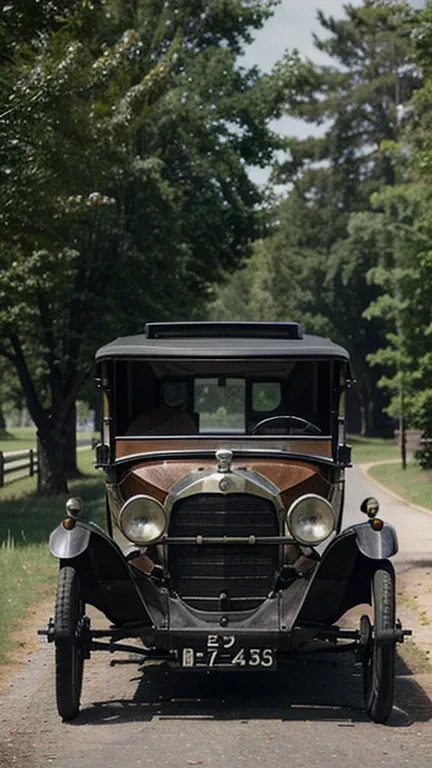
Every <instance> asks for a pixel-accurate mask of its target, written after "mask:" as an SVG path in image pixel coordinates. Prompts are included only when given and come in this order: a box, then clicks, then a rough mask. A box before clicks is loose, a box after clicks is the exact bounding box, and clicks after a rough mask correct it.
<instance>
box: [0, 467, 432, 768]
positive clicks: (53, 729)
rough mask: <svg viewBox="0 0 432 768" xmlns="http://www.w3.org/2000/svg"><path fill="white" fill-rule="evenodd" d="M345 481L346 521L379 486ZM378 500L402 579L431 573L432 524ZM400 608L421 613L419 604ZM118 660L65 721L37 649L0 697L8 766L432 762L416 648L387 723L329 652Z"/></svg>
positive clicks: (343, 661) (95, 675)
mask: <svg viewBox="0 0 432 768" xmlns="http://www.w3.org/2000/svg"><path fill="white" fill-rule="evenodd" d="M349 483H350V485H349V493H348V504H347V506H348V512H347V520H346V522H347V523H349V522H352V520H353V519H355V517H356V515H357V512H356V508H357V506H358V500H359V499H361V498H363V497H364V496H365V495H369V494H370V493H371V490H372V487H371V486H370V485H369V484H368V482H367V481H366V480H365V479H364V478H363V477H362V476H361V474H360V473H359V472H358V471H357V470H353V471H352V474H351V477H350V481H349ZM375 495H377V496H379V498H380V501H381V503H382V514H383V517H385V519H387V520H389V521H390V522H393V523H394V524H396V527H397V529H398V533H399V537H400V541H401V551H400V555H399V559H398V562H399V568H400V569H401V571H406V572H408V569H410V568H411V567H412V566H413V565H415V566H416V569H417V573H423V569H426V568H431V567H432V517H427V516H426V515H423V517H417V514H418V515H421V514H422V513H416V514H415V515H414V516H412V517H408V514H407V508H406V509H403V506H401V505H400V504H398V503H395V502H394V500H392V499H390V497H386V495H385V494H383V493H382V492H379V493H377V492H376V490H375ZM415 526H416V527H417V535H414V533H413V527H415ZM401 609H402V611H403V612H406V613H408V614H409V613H410V612H411V613H412V614H414V613H415V610H416V606H415V604H411V605H402V606H401ZM399 612H400V613H401V611H399ZM112 661H113V658H112V657H109V656H106V655H105V654H99V655H98V654H94V655H93V658H92V659H91V661H90V662H89V663H88V664H87V668H86V671H85V683H84V691H83V698H82V711H81V714H80V716H79V718H78V719H77V720H76V721H74V722H73V723H70V724H64V723H62V722H60V720H59V718H58V716H57V714H56V711H55V701H54V685H53V648H52V646H48V645H41V648H40V650H38V651H37V652H36V653H34V654H33V655H32V656H31V657H30V658H29V661H28V662H27V665H26V667H25V669H23V670H22V671H21V672H20V673H19V674H18V675H17V676H16V677H15V678H14V680H13V681H12V686H11V687H9V689H8V690H7V692H6V693H5V695H3V697H2V699H1V701H0V704H1V709H0V712H1V714H0V755H1V757H0V766H1V768H6V767H7V768H11V767H12V766H17V768H42V766H43V767H44V768H46V766H47V765H53V766H56V768H78V766H79V768H111V766H127V768H131V767H132V766H133V767H135V766H145V767H146V768H153V766H154V767H155V768H181V767H182V766H191V765H202V766H208V767H209V768H231V767H232V768H235V767H236V766H239V768H240V767H241V766H248V768H249V767H253V768H255V766H256V767H257V768H258V766H259V768H270V766H271V768H274V766H275V765H285V764H286V765H289V766H290V768H300V766H301V768H304V766H305V765H306V766H308V768H314V766H320V768H328V767H330V766H332V768H334V766H342V765H345V764H347V763H349V764H359V763H361V764H364V765H370V766H373V768H377V767H378V766H384V767H385V768H394V767H395V766H405V765H409V766H413V768H414V766H415V768H430V766H431V764H432V728H431V720H432V703H431V697H432V666H431V665H428V663H427V661H426V660H425V657H424V655H423V654H422V653H420V652H417V651H416V650H415V648H411V649H410V650H409V651H408V653H407V654H405V653H404V655H403V657H402V656H399V659H398V669H397V685H396V706H395V708H394V711H393V714H392V717H391V720H390V723H389V725H387V726H377V725H374V724H372V723H370V722H369V721H368V720H367V718H366V717H365V715H364V714H363V711H362V693H361V676H360V672H361V670H360V668H359V667H356V666H355V665H354V664H353V662H352V659H351V658H342V657H340V656H339V657H337V658H332V657H328V656H327V657H325V658H324V657H323V658H321V659H319V658H317V659H316V660H315V661H313V662H312V661H310V662H308V664H307V665H306V664H303V663H299V662H296V663H295V664H290V665H288V666H287V667H286V668H285V669H282V670H280V671H278V673H271V674H262V673H255V674H251V673H244V674H240V675H239V674H237V675H232V676H231V675H228V674H224V675H220V674H218V675H214V674H211V675H209V674H206V673H202V672H196V673H192V674H187V673H181V672H173V671H171V670H169V669H167V668H166V667H165V666H163V665H154V666H150V667H148V668H147V669H146V670H144V671H143V669H142V667H141V666H140V660H139V659H134V658H132V657H130V658H125V659H123V660H121V659H120V657H118V663H115V664H114V665H113V666H112V665H111V664H112Z"/></svg>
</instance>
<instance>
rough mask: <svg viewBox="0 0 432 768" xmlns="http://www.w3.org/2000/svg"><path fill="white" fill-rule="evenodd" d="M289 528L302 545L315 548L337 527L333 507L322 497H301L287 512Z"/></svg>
mask: <svg viewBox="0 0 432 768" xmlns="http://www.w3.org/2000/svg"><path fill="white" fill-rule="evenodd" d="M287 523H288V527H289V529H290V531H291V533H292V535H293V536H294V538H295V539H297V541H299V542H300V544H306V545H308V546H314V544H320V543H321V542H322V541H324V540H325V539H327V538H328V536H330V534H331V532H332V531H333V528H334V525H335V513H334V510H333V507H332V505H331V504H330V503H329V502H328V501H327V500H326V499H323V498H322V496H316V495H315V494H314V493H308V494H306V495H305V496H300V498H299V499H296V500H295V501H294V502H293V503H292V504H291V506H290V508H289V510H288V512H287Z"/></svg>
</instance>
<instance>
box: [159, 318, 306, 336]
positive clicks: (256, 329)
mask: <svg viewBox="0 0 432 768" xmlns="http://www.w3.org/2000/svg"><path fill="white" fill-rule="evenodd" d="M145 334H146V336H147V338H148V339H197V338H203V337H205V338H209V339H214V338H220V337H223V338H233V339H250V338H253V339H301V338H303V332H302V329H301V326H300V325H299V324H298V323H262V322H259V323H251V322H248V323H243V322H224V321H221V322H216V323H215V322H202V323H190V322H189V323H147V325H146V326H145Z"/></svg>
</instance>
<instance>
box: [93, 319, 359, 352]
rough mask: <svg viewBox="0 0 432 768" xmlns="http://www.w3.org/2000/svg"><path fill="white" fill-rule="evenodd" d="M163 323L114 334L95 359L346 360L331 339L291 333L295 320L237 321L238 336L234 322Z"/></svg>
mask: <svg viewBox="0 0 432 768" xmlns="http://www.w3.org/2000/svg"><path fill="white" fill-rule="evenodd" d="M164 325H165V324H162V323H161V324H151V325H150V326H147V333H146V334H137V335H135V336H125V337H122V338H118V339H115V341H112V342H110V343H109V344H106V345H105V346H103V347H101V348H100V349H99V350H98V351H97V353H96V360H103V359H107V358H118V357H121V358H134V357H144V358H148V359H150V358H189V359H190V358H192V359H193V358H199V359H207V360H208V359H212V358H218V359H231V360H232V359H234V358H245V359H248V358H249V359H256V358H273V359H274V358H286V357H290V358H297V357H298V358H308V357H309V358H317V357H319V358H336V359H339V360H349V354H348V352H347V351H346V349H344V348H343V347H340V346H339V345H338V344H334V343H333V342H332V341H330V339H325V338H322V337H321V336H310V335H305V336H300V338H299V336H297V338H292V337H290V334H292V333H293V332H294V329H293V330H289V327H290V326H293V327H294V328H296V327H297V328H298V327H299V326H297V324H296V323H239V324H238V326H237V334H238V335H232V334H234V333H235V332H236V328H235V324H234V323H225V324H224V323H210V324H208V325H207V324H205V323H187V324H185V323H178V324H175V323H169V324H166V325H165V328H163V326H164ZM149 328H150V331H149V330H148V329H149ZM176 331H177V332H178V335H177V333H176ZM210 331H211V332H212V335H211V336H210V335H209V332H210ZM284 333H286V334H287V335H284ZM147 334H149V335H147ZM183 334H185V335H183ZM160 336H162V337H163V338H161V337H160Z"/></svg>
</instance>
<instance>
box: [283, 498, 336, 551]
mask: <svg viewBox="0 0 432 768" xmlns="http://www.w3.org/2000/svg"><path fill="white" fill-rule="evenodd" d="M308 499H318V501H322V502H323V503H324V504H325V505H326V506H327V507H329V508H330V510H331V512H332V515H333V526H332V529H331V531H330V533H329V534H328V536H326V537H325V538H324V539H321V541H316V542H314V543H313V544H311V543H310V542H309V543H308V542H306V541H302V539H299V538H298V537H296V536H295V534H294V533H293V531H292V529H291V515H292V513H293V512H294V511H295V510H296V509H297V507H298V506H299V505H300V504H301V503H302V502H303V501H306V500H308ZM286 525H287V528H288V531H289V532H290V533H291V535H292V536H293V538H294V539H295V541H297V542H299V544H302V545H303V546H306V547H315V546H318V545H319V544H322V543H323V542H324V541H326V540H327V539H328V538H330V536H331V535H332V533H333V532H334V530H335V528H336V525H337V515H336V512H335V510H334V508H333V506H332V504H330V502H329V501H328V499H326V498H324V496H320V495H319V494H318V493H305V494H303V496H299V497H298V498H297V499H295V500H294V501H293V502H292V504H291V506H290V507H289V509H288V510H287V513H286Z"/></svg>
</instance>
